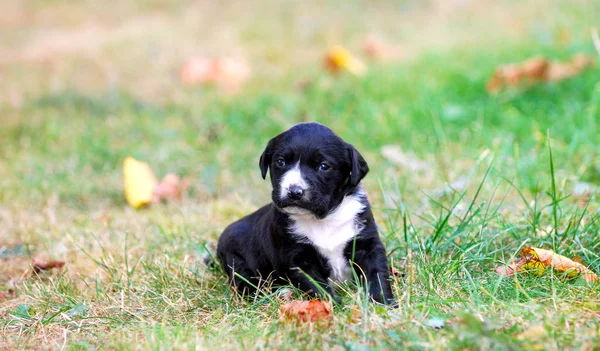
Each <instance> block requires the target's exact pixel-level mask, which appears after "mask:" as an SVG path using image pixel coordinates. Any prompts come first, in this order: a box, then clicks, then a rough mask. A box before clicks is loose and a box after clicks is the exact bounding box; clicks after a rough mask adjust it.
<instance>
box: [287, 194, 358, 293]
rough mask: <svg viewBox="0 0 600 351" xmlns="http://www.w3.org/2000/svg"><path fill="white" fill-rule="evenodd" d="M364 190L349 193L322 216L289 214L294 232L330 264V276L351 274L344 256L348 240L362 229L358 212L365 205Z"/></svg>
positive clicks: (346, 276) (342, 278) (332, 277)
mask: <svg viewBox="0 0 600 351" xmlns="http://www.w3.org/2000/svg"><path fill="white" fill-rule="evenodd" d="M363 196H364V193H362V191H361V192H359V193H358V194H355V195H351V196H346V197H345V198H344V200H343V201H342V203H341V204H340V206H338V208H337V209H336V210H335V212H333V213H331V214H329V215H328V216H327V217H325V218H323V219H317V218H315V216H313V215H310V214H290V218H291V219H292V221H293V224H292V226H291V228H290V229H291V230H292V232H293V233H294V234H295V235H297V236H298V237H299V238H301V239H302V240H303V241H305V242H308V243H311V244H312V245H314V246H315V247H316V248H317V250H318V251H319V253H320V254H321V255H323V256H324V257H325V258H326V259H327V260H328V261H329V264H330V266H331V269H332V272H331V276H330V278H331V279H333V280H335V281H344V280H346V279H347V278H348V276H349V275H350V265H349V263H348V260H347V259H346V258H345V257H344V249H345V248H346V244H347V243H348V242H349V241H350V240H353V239H354V237H355V236H357V235H359V234H360V232H361V231H362V229H363V225H362V223H359V222H358V214H359V213H361V212H362V211H363V210H364V209H365V205H363V203H362V202H361V201H360V198H361V197H363Z"/></svg>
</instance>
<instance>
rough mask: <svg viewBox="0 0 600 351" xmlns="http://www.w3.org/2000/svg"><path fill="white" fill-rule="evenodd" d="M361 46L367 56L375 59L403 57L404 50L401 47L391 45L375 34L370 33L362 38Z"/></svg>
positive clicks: (384, 59) (383, 59)
mask: <svg viewBox="0 0 600 351" xmlns="http://www.w3.org/2000/svg"><path fill="white" fill-rule="evenodd" d="M361 48H362V51H363V53H364V54H365V56H367V57H369V58H370V59H373V60H378V61H387V60H394V59H396V60H397V59H399V58H401V57H402V50H400V48H399V47H397V46H393V45H390V44H389V43H387V42H386V41H384V40H383V39H381V37H379V36H377V35H374V34H371V35H368V36H367V37H365V38H364V39H363V40H362V43H361Z"/></svg>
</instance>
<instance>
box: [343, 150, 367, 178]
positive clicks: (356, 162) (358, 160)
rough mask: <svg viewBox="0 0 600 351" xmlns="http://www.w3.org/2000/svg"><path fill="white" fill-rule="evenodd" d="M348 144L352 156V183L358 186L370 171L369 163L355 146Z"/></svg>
mask: <svg viewBox="0 0 600 351" xmlns="http://www.w3.org/2000/svg"><path fill="white" fill-rule="evenodd" d="M347 145H348V154H349V156H350V185H351V186H357V185H358V183H360V181H361V180H362V179H363V178H364V177H365V176H366V175H367V173H369V165H368V164H367V161H365V159H364V158H363V157H362V155H361V154H360V153H359V152H358V151H357V150H356V149H355V148H354V146H352V145H350V144H347Z"/></svg>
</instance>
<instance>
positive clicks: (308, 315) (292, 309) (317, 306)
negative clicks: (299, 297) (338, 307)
mask: <svg viewBox="0 0 600 351" xmlns="http://www.w3.org/2000/svg"><path fill="white" fill-rule="evenodd" d="M332 319H333V309H332V308H331V303H329V302H326V301H320V300H310V301H292V302H290V303H286V304H285V305H282V306H281V307H279V320H281V321H296V322H300V323H314V322H318V321H326V322H331V320H332Z"/></svg>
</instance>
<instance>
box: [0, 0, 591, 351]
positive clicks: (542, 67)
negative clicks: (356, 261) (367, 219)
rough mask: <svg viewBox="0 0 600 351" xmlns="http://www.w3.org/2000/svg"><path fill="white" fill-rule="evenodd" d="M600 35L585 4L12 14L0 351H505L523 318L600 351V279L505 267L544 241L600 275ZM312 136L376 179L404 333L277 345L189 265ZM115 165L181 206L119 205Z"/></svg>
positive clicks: (4, 99)
mask: <svg viewBox="0 0 600 351" xmlns="http://www.w3.org/2000/svg"><path fill="white" fill-rule="evenodd" d="M596 27H598V28H600V1H598V0H589V1H585V0H429V1H427V0H423V1H417V0H395V1H392V0H371V1H358V0H345V1H341V0H340V1H337V0H336V1H334V0H302V1H300V0H291V1H275V0H256V1H223V0H221V1H208V0H202V1H192V0H165V1H159V0H139V1H136V0H128V1H101V0H82V1H75V0H1V1H0V259H1V262H0V263H1V264H0V324H1V325H3V326H6V327H5V328H4V329H2V332H5V334H4V335H7V334H6V332H8V337H6V338H5V337H3V335H2V334H1V333H2V332H0V349H1V348H7V349H16V348H18V347H19V346H20V347H22V348H30V347H39V348H45V347H46V346H47V348H56V349H62V348H64V347H65V345H72V346H73V349H79V348H76V347H77V345H78V344H76V343H77V342H81V343H83V344H81V345H83V346H81V345H79V346H80V347H81V349H84V348H85V349H94V347H98V348H100V347H105V348H108V349H135V348H139V349H172V348H173V347H172V345H176V346H178V347H179V348H181V349H190V348H193V347H190V345H195V344H198V345H200V344H203V345H204V344H206V345H208V346H206V348H207V349H218V348H224V347H225V348H226V349H227V348H231V349H240V348H244V349H247V348H248V347H249V345H263V346H264V345H267V346H268V347H269V348H271V349H286V348H289V347H290V345H295V344H294V342H292V341H290V340H294V338H295V342H299V345H310V346H304V348H307V349H308V348H314V346H313V345H319V346H318V347H321V345H325V344H327V343H333V344H337V345H338V346H336V349H337V347H339V345H345V346H348V345H350V344H348V343H346V342H347V340H346V339H348V338H349V335H358V336H357V337H356V338H357V340H355V341H356V342H360V341H361V340H362V342H364V344H359V343H357V344H356V345H354V346H353V347H354V348H355V349H364V348H365V347H368V346H366V345H376V344H381V343H383V344H381V345H384V346H383V347H386V346H385V345H388V346H387V347H388V348H397V347H398V343H399V341H398V340H399V339H402V340H407V341H406V342H407V344H405V346H406V348H410V347H412V348H415V347H417V348H422V347H426V346H422V345H433V346H431V347H432V348H434V349H435V348H437V349H461V350H462V349H479V348H482V347H483V348H484V349H485V348H486V347H485V346H481V345H502V346H499V347H498V348H499V349H508V348H509V347H508V346H506V347H505V345H510V347H513V346H514V344H510V342H511V341H510V340H509V339H506V337H510V335H513V336H514V335H516V334H515V333H516V332H517V329H519V330H520V329H523V328H525V324H528V323H535V324H538V323H546V327H547V330H548V331H549V332H548V335H550V336H551V338H550V339H552V342H553V344H552V346H551V347H547V349H556V350H563V349H570V348H572V349H590V350H591V349H597V344H598V343H597V340H598V338H597V337H598V327H597V326H598V323H597V322H598V315H597V312H595V311H597V310H598V308H596V306H597V297H598V295H599V294H598V285H596V287H595V288H589V289H587V288H583V287H582V286H579V285H577V284H571V282H570V281H569V282H568V281H563V280H560V279H555V278H556V276H554V275H552V276H551V277H550V274H547V275H546V276H545V277H543V278H540V279H537V277H533V278H531V277H530V278H529V279H523V280H521V281H520V283H519V284H515V283H514V282H515V281H514V280H513V279H507V280H501V279H499V277H498V275H497V274H496V271H495V270H494V268H495V267H497V266H500V265H503V264H505V263H506V262H509V261H510V260H512V258H514V256H516V255H518V252H519V250H520V249H521V248H523V246H524V245H533V246H537V247H543V248H550V249H553V250H555V251H556V252H557V253H560V254H562V255H565V256H568V257H577V258H578V259H580V260H582V261H583V263H584V264H586V265H588V266H589V267H590V269H592V270H593V271H595V272H598V271H599V268H600V241H599V240H598V232H599V231H600V221H599V218H600V216H599V213H600V201H599V199H600V133H599V132H598V126H599V125H600V69H599V65H598V59H599V56H598V52H597V50H600V43H599V44H597V47H595V46H594V42H593V39H592V38H593V36H592V33H593V29H594V28H596ZM599 41H600V40H599ZM303 121H318V122H321V123H324V124H326V125H328V126H329V127H331V128H332V129H333V130H334V131H335V132H337V133H338V134H339V135H340V136H342V137H343V138H344V139H345V140H347V141H348V142H350V143H352V144H353V145H355V146H356V148H357V149H358V150H360V152H361V154H362V155H363V156H364V157H365V159H366V160H367V161H368V162H369V165H370V169H371V172H370V174H369V175H368V176H367V177H366V178H365V180H364V181H363V186H364V188H365V189H366V190H367V192H368V194H369V196H370V201H371V204H372V205H373V208H374V211H373V212H374V214H375V216H376V220H377V222H378V225H379V229H380V233H381V235H382V238H383V240H384V242H385V244H386V247H387V250H388V253H389V256H390V262H392V264H396V268H399V269H400V270H404V267H406V264H407V263H406V262H407V261H406V259H407V257H408V260H409V261H410V260H411V259H412V260H413V262H414V265H413V263H409V269H411V270H413V271H411V272H414V277H413V278H411V279H404V277H400V278H398V277H397V279H396V281H395V289H396V291H398V292H399V294H398V295H397V296H399V298H401V299H404V300H403V302H402V304H401V305H402V306H405V304H407V305H406V308H404V307H403V309H401V310H398V314H399V316H400V317H399V319H394V320H386V319H385V318H383V319H381V321H383V322H375V321H376V320H378V318H379V317H377V316H376V315H374V316H375V317H376V318H372V317H369V318H372V319H367V324H362V325H358V324H357V325H355V326H354V325H350V326H349V329H346V328H345V325H346V324H347V322H343V323H334V327H333V328H331V330H328V331H327V332H324V333H322V334H321V333H312V332H311V333H297V332H296V331H293V330H290V331H289V332H283V333H282V332H281V331H280V327H281V326H280V324H278V323H277V322H276V321H277V309H278V304H279V302H275V303H270V302H269V301H271V300H262V298H261V299H258V300H256V301H254V302H252V303H248V304H249V305H251V306H250V308H248V309H245V308H238V307H241V306H244V307H248V306H247V305H246V302H244V301H242V300H239V299H238V298H237V297H236V296H235V295H234V294H233V292H232V291H231V290H230V289H228V288H227V286H228V285H227V284H226V282H225V278H224V276H223V275H222V274H213V273H214V272H207V271H206V269H205V267H204V266H203V263H202V262H203V261H202V260H203V257H204V256H205V255H206V253H207V248H210V247H211V246H213V245H214V244H215V243H216V241H217V238H218V235H219V234H220V233H221V231H222V230H223V228H224V227H225V226H226V225H228V224H229V223H231V222H232V221H234V220H236V219H238V218H239V217H241V216H243V215H245V214H248V213H250V212H251V211H253V210H255V209H256V208H257V207H258V206H262V205H264V204H265V203H267V202H268V201H269V199H270V183H269V182H268V181H265V180H263V179H262V178H261V176H260V171H259V169H258V159H259V156H260V154H261V153H262V151H263V149H264V147H265V146H266V144H267V142H268V140H269V139H270V138H272V137H273V136H275V135H277V134H279V133H281V132H282V131H284V130H286V129H287V128H289V127H290V126H292V125H294V124H296V123H299V122H303ZM128 157H133V158H135V159H137V160H140V161H143V162H146V163H147V164H148V167H149V168H150V169H152V171H153V172H154V174H155V175H156V177H157V178H158V179H161V178H162V177H163V176H165V175H166V174H170V177H169V178H168V179H171V180H173V179H175V178H174V176H173V175H176V176H177V177H180V178H179V179H180V181H181V183H178V188H177V187H176V188H177V189H176V190H177V191H176V193H177V196H175V198H174V199H168V200H167V201H166V203H164V204H152V205H150V206H149V207H148V208H143V209H135V210H134V209H132V208H131V207H130V206H128V204H127V202H126V200H125V196H124V190H125V189H124V179H123V178H124V176H123V163H124V160H126V159H127V158H128ZM141 168H143V169H144V170H145V172H146V173H144V174H146V175H148V173H149V172H148V169H147V168H144V167H141ZM138 174H141V173H138ZM135 178H136V177H134V179H135ZM137 179H142V178H137ZM411 255H412V256H411ZM411 257H412V258H411ZM36 262H38V263H39V262H42V263H44V262H45V263H46V264H44V265H42V266H44V267H46V268H38V272H37V273H39V272H41V270H44V269H45V270H46V271H47V272H42V273H43V274H41V277H38V276H37V275H36V274H32V273H31V269H32V265H33V264H34V263H36ZM52 262H54V267H55V268H52V265H50V264H49V263H52ZM401 262H404V263H402V265H400V264H399V263H401ZM38 267H39V266H38ZM409 274H411V275H412V274H413V273H409ZM519 279H521V278H519ZM549 279H552V280H551V281H550V280H549ZM594 289H595V290H594ZM488 291H489V292H490V293H488ZM484 293H485V294H484ZM406 294H408V295H406ZM528 294H529V295H528ZM400 296H402V297H400ZM270 299H273V300H274V299H276V298H275V297H273V296H271V297H270ZM356 301H363V302H364V301H365V300H361V299H357V300H356ZM360 304H362V302H360V303H359V305H360ZM411 304H412V305H411ZM363 307H364V306H363ZM365 308H366V307H365ZM373 310H374V311H375V310H376V309H375V308H374V309H373ZM377 310H379V309H377ZM465 310H467V311H472V313H473V316H472V317H470V319H468V320H470V321H471V322H469V323H471V324H468V323H467V324H464V325H463V326H462V327H460V326H459V327H458V329H456V328H455V329H453V328H446V331H447V334H443V333H442V334H432V333H433V331H432V329H431V328H428V327H424V326H423V325H424V324H423V320H422V317H427V316H430V317H431V316H438V315H439V316H447V317H449V318H450V317H452V319H455V318H454V316H455V314H456V312H457V311H465ZM344 311H345V312H347V313H346V314H347V315H348V316H347V320H348V321H350V320H354V319H355V318H354V313H353V312H352V311H353V310H351V309H344ZM354 311H356V310H354ZM337 313H338V312H337V311H336V314H337ZM377 313H380V312H377ZM381 313H383V312H381ZM350 314H352V316H350ZM340 316H343V314H340ZM363 316H371V312H368V311H365V310H363ZM482 316H486V318H489V323H488V321H485V325H484V324H482V323H483V322H482ZM96 317H98V318H96ZM336 318H338V317H336ZM339 318H345V317H339ZM394 318H396V317H394ZM427 318H429V317H427ZM345 320H346V319H345ZM415 321H416V322H415ZM567 321H568V323H567ZM371 322H375V324H371ZM388 322H389V323H388ZM524 322H526V323H524ZM377 323H379V324H377ZM381 323H386V324H381ZM390 323H391V324H390ZM161 324H173V325H178V326H177V327H173V328H171V327H172V325H171V326H167V327H166V329H161V328H162V326H160V325H161ZM372 325H373V326H375V327H373V328H372ZM566 325H570V326H571V327H565V326H566ZM146 326H150V327H149V328H146ZM240 326H242V327H240ZM473 326H475V327H473ZM155 327H156V328H155ZM521 327H523V328H521ZM178 328H183V329H184V331H185V332H184V333H177V332H174V331H177V330H178ZM311 330H312V329H311ZM403 330H404V331H403ZM573 330H575V331H576V332H575V333H574V332H573ZM392 331H393V332H394V333H396V332H398V333H399V334H391V333H388V332H392ZM495 333H496V334H495ZM132 335H134V337H133V338H132ZM398 335H401V336H398ZM304 337H306V338H307V339H306V340H304V339H302V338H304ZM298 338H299V339H298ZM490 338H496V340H500V341H501V343H500V344H494V343H491V344H489V343H488V344H485V343H483V342H489V340H490ZM594 338H595V339H594ZM67 339H68V340H67ZM132 340H135V342H133V341H132ZM247 340H249V341H247ZM303 340H304V341H303ZM465 340H466V341H465ZM482 340H483V341H482ZM502 340H509V341H508V343H507V344H503V343H502V342H504V341H502ZM138 341H139V342H138ZM163 342H164V343H163ZM411 342H412V344H411ZM86 343H88V344H86ZM436 343H437V344H436ZM271 344H273V345H274V347H270V345H271ZM86 345H88V346H90V345H91V346H90V347H87V346H86ZM415 345H419V346H415ZM531 345H533V346H535V347H537V346H538V345H536V344H531ZM531 345H528V346H531ZM84 346H85V347H84ZM240 346H241V347H240ZM348 347H349V346H348ZM552 347H554V348H552ZM594 347H596V348H594ZM175 348H177V347H175ZM494 348H495V347H494V346H489V347H488V349H494Z"/></svg>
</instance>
